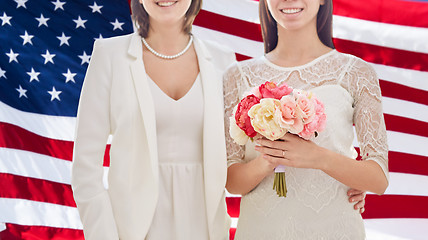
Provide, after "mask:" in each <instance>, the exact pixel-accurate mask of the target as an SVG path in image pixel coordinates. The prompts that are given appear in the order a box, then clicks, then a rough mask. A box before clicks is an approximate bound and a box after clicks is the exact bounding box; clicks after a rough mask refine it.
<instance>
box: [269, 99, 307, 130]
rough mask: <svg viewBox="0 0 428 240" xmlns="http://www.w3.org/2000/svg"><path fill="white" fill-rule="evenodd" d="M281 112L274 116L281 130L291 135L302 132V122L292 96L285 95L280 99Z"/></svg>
mask: <svg viewBox="0 0 428 240" xmlns="http://www.w3.org/2000/svg"><path fill="white" fill-rule="evenodd" d="M280 103H281V111H280V112H278V114H277V115H276V116H275V117H276V121H277V122H278V123H279V125H280V126H281V127H282V128H285V129H287V130H288V131H289V132H291V133H293V134H297V133H299V132H301V131H302V130H303V121H302V119H301V117H300V115H299V112H298V111H299V110H298V109H297V103H296V100H295V99H294V97H293V96H291V95H287V96H284V97H282V98H281V100H280Z"/></svg>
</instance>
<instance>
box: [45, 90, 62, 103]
mask: <svg viewBox="0 0 428 240" xmlns="http://www.w3.org/2000/svg"><path fill="white" fill-rule="evenodd" d="M48 93H49V94H50V95H51V102H52V101H53V100H55V99H57V100H58V101H61V99H60V98H59V95H60V94H61V93H62V91H57V90H56V89H55V87H52V91H48Z"/></svg>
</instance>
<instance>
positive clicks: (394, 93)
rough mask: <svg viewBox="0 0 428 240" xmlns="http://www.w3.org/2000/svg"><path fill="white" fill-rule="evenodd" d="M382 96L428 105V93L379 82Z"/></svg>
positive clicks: (391, 83) (382, 81) (383, 81)
mask: <svg viewBox="0 0 428 240" xmlns="http://www.w3.org/2000/svg"><path fill="white" fill-rule="evenodd" d="M379 84H380V88H381V89H382V96H384V97H390V98H396V99H401V100H406V101H410V102H415V103H420V104H425V105H428V91H424V90H420V89H417V88H412V87H408V86H405V85H401V84H398V83H393V82H388V81H385V80H379Z"/></svg>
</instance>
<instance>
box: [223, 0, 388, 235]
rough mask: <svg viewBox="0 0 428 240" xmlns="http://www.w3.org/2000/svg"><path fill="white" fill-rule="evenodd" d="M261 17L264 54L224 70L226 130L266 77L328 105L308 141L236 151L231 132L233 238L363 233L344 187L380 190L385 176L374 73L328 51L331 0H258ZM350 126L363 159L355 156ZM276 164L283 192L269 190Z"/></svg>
mask: <svg viewBox="0 0 428 240" xmlns="http://www.w3.org/2000/svg"><path fill="white" fill-rule="evenodd" d="M260 17H261V26H262V32H263V39H264V44H265V53H266V54H265V55H264V56H262V57H260V58H257V59H252V60H248V61H244V62H240V63H237V64H235V65H234V66H232V67H231V68H229V70H228V71H227V72H226V74H225V79H224V92H225V114H226V116H225V119H226V126H229V120H228V117H229V116H231V114H232V110H233V108H234V106H236V104H237V103H238V102H239V101H240V98H242V96H243V95H244V93H245V92H246V91H248V90H249V89H251V88H253V87H255V86H257V85H260V84H262V83H264V82H266V81H273V82H276V83H278V84H281V83H286V84H288V85H289V86H291V87H293V88H298V89H303V90H310V91H312V92H313V93H314V94H315V95H316V96H317V98H318V99H319V100H320V101H322V102H323V103H324V106H325V112H326V115H327V123H326V127H325V129H324V131H322V132H321V133H319V135H318V137H316V138H313V139H310V140H308V141H306V140H303V139H301V138H299V137H298V136H296V135H293V134H286V135H285V136H284V137H283V138H282V139H280V140H277V141H269V140H267V139H258V140H257V143H258V144H257V145H258V146H255V144H254V143H249V144H247V145H246V146H245V147H241V146H239V145H237V144H235V143H233V140H232V139H231V138H230V137H228V139H227V152H228V166H229V168H228V176H227V184H226V187H227V189H228V191H229V192H231V193H235V194H242V195H243V197H242V200H241V210H240V216H239V222H238V226H237V231H236V236H235V239H237V240H241V239H244V240H251V239H255V240H256V239H257V240H259V239H269V240H274V239H296V240H303V239H364V238H365V231H364V224H363V220H362V217H361V215H360V213H359V212H358V211H356V210H355V209H354V208H353V207H352V204H350V203H349V202H348V201H347V191H348V189H349V188H355V189H361V190H363V191H370V192H374V193H377V194H382V193H384V191H385V190H386V188H387V185H388V178H389V177H388V155H387V153H388V148H387V141H386V129H385V124H384V119H383V114H382V104H381V98H382V97H381V92H380V88H379V83H378V79H377V76H376V73H375V71H374V70H373V68H372V67H371V66H370V65H369V64H367V63H366V62H364V61H363V60H361V59H359V58H357V57H355V56H351V55H348V54H343V53H339V52H337V51H336V50H334V46H333V42H332V36H331V29H332V1H331V0H295V1H284V0H260ZM353 125H355V130H356V136H357V139H358V144H359V147H360V151H361V156H362V160H363V161H356V160H355V159H356V157H357V152H356V151H355V149H354V145H353V139H354V131H353ZM226 128H227V127H226ZM279 164H281V165H284V166H286V170H285V176H286V184H287V189H288V192H287V196H286V197H285V198H283V197H278V196H277V194H276V191H275V190H272V184H273V181H274V172H273V169H274V168H275V167H276V166H277V165H279Z"/></svg>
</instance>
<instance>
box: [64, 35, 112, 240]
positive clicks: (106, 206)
mask: <svg viewBox="0 0 428 240" xmlns="http://www.w3.org/2000/svg"><path fill="white" fill-rule="evenodd" d="M104 45H105V42H103V40H98V41H96V42H95V44H94V50H93V52H92V57H91V61H90V63H89V67H88V69H87V72H86V76H85V80H84V83H83V88H82V92H81V96H80V102H79V108H78V113H77V123H76V131H75V141H74V149H73V166H72V179H71V185H72V189H73V195H74V199H75V201H76V204H77V209H78V211H79V214H80V218H81V220H82V223H83V232H84V235H85V239H86V240H93V239H103V240H109V239H119V236H118V232H117V227H116V223H115V219H114V214H113V209H112V205H111V202H110V198H109V194H108V190H106V189H105V188H104V185H103V174H104V167H103V160H104V152H105V147H106V143H107V139H108V136H109V134H110V89H111V76H112V74H111V59H110V58H109V56H108V54H107V52H106V51H108V49H109V48H107V46H104Z"/></svg>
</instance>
